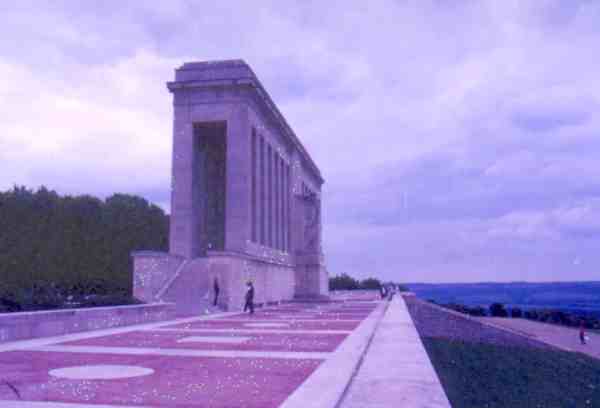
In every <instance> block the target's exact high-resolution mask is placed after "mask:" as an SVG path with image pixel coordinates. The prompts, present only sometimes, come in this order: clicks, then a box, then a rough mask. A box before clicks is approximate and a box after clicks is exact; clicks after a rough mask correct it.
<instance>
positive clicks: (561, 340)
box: [480, 317, 600, 359]
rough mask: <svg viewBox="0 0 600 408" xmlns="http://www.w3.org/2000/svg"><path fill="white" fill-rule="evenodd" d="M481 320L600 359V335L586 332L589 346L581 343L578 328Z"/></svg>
mask: <svg viewBox="0 0 600 408" xmlns="http://www.w3.org/2000/svg"><path fill="white" fill-rule="evenodd" d="M480 319H481V320H483V321H486V322H490V323H493V324H495V325H497V326H502V327H506V328H508V329H510V330H514V331H516V332H520V333H522V334H524V335H527V336H531V337H533V338H535V339H537V340H540V341H543V342H545V343H547V344H550V345H552V346H555V347H558V348H561V349H563V350H567V351H578V352H580V353H584V354H587V355H589V356H592V357H595V358H598V359H600V335H599V334H596V333H589V332H586V335H587V336H588V337H589V338H590V340H589V341H588V344H586V345H582V344H581V343H580V341H579V329H577V328H571V327H564V326H558V325H554V324H549V323H541V322H536V321H533V320H528V319H512V318H510V319H509V318H502V317H483V318H480Z"/></svg>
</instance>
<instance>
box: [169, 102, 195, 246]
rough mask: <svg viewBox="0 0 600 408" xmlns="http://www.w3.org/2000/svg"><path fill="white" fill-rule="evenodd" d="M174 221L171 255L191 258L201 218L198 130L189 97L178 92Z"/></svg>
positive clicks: (174, 135) (172, 219) (175, 122)
mask: <svg viewBox="0 0 600 408" xmlns="http://www.w3.org/2000/svg"><path fill="white" fill-rule="evenodd" d="M173 108H174V115H173V116H174V120H173V156H172V181H171V220H170V231H169V252H170V253H171V254H174V255H180V256H183V257H186V258H191V257H193V256H194V255H195V253H194V242H195V241H196V238H197V237H196V228H195V227H196V226H197V224H198V221H199V220H198V214H197V212H196V211H195V208H194V200H193V195H194V185H193V181H194V180H193V179H194V177H193V174H194V164H195V153H196V149H195V144H194V128H193V124H192V122H191V120H190V116H189V105H188V94H187V92H186V91H184V90H180V91H177V92H174V98H173Z"/></svg>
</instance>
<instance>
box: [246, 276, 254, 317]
mask: <svg viewBox="0 0 600 408" xmlns="http://www.w3.org/2000/svg"><path fill="white" fill-rule="evenodd" d="M246 286H248V288H247V289H246V304H245V305H244V312H245V311H246V310H248V309H250V314H254V286H253V285H252V281H248V283H246Z"/></svg>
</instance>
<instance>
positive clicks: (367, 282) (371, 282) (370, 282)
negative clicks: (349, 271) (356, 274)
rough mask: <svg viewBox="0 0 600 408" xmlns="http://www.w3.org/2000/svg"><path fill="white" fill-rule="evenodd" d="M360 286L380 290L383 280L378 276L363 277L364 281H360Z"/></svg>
mask: <svg viewBox="0 0 600 408" xmlns="http://www.w3.org/2000/svg"><path fill="white" fill-rule="evenodd" d="M360 288H361V289H372V290H379V288H381V282H380V281H379V279H376V278H367V279H363V280H362V281H360Z"/></svg>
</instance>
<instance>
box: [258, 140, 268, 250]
mask: <svg viewBox="0 0 600 408" xmlns="http://www.w3.org/2000/svg"><path fill="white" fill-rule="evenodd" d="M259 156H260V244H261V245H265V244H266V242H267V238H266V234H267V232H266V231H267V230H266V219H267V215H266V211H267V195H266V194H267V192H266V188H265V185H266V180H267V175H266V163H267V160H266V153H265V139H264V137H263V135H262V134H261V135H260V154H259Z"/></svg>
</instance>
